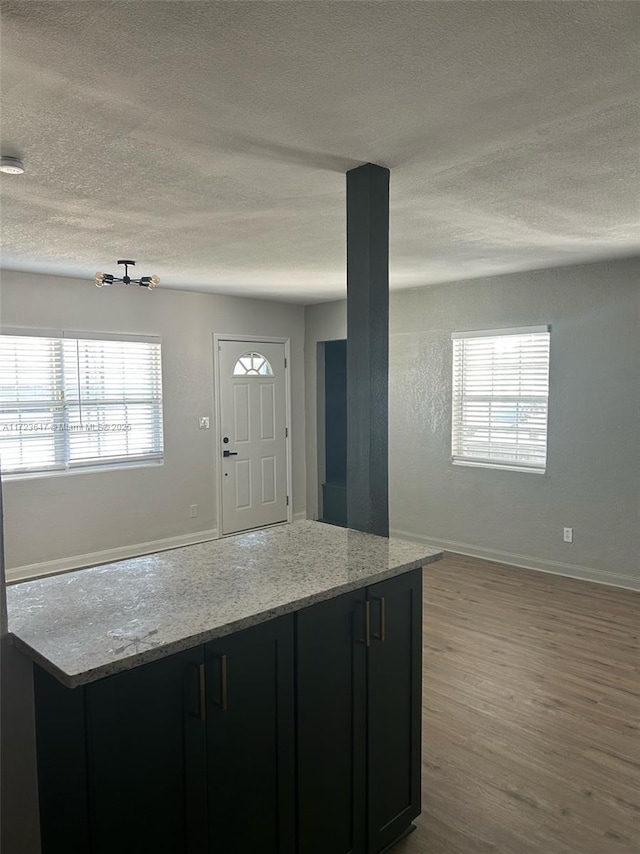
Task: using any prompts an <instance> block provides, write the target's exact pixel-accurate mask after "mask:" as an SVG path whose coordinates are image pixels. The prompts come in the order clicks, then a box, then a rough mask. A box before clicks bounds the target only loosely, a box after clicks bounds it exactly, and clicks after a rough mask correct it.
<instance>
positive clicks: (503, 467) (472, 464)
mask: <svg viewBox="0 0 640 854" xmlns="http://www.w3.org/2000/svg"><path fill="white" fill-rule="evenodd" d="M451 462H452V463H453V465H454V466H466V467H467V468H477V469H497V470H498V471H519V472H524V473H525V474H546V471H547V470H546V468H544V469H540V468H532V467H531V468H530V467H528V466H518V465H513V466H512V465H509V464H508V463H481V462H477V461H475V460H451Z"/></svg>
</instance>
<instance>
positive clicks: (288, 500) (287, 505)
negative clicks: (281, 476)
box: [287, 495, 289, 507]
mask: <svg viewBox="0 0 640 854" xmlns="http://www.w3.org/2000/svg"><path fill="white" fill-rule="evenodd" d="M288 506H289V496H288V495H287V507H288Z"/></svg>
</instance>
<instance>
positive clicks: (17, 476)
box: [2, 460, 164, 483]
mask: <svg viewBox="0 0 640 854" xmlns="http://www.w3.org/2000/svg"><path fill="white" fill-rule="evenodd" d="M163 465H164V460H153V461H151V460H150V461H149V462H146V463H143V462H138V463H120V464H119V465H111V466H110V465H104V466H84V467H78V468H73V469H64V470H61V469H54V470H52V471H33V472H16V473H13V474H10V473H6V474H4V473H3V474H2V482H3V483H11V482H12V481H18V480H40V479H42V478H50V477H67V476H68V475H76V474H98V473H99V472H103V471H128V470H130V469H148V468H157V467H158V466H163Z"/></svg>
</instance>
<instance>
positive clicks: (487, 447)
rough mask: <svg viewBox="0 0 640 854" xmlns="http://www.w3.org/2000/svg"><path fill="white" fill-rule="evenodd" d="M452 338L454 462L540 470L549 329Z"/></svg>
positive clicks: (543, 459)
mask: <svg viewBox="0 0 640 854" xmlns="http://www.w3.org/2000/svg"><path fill="white" fill-rule="evenodd" d="M452 338H453V431H452V453H453V459H454V461H467V462H476V463H479V464H482V463H485V464H488V465H491V464H495V465H504V466H513V467H517V468H525V469H531V470H535V471H544V469H545V467H546V460H547V409H548V399H549V330H548V328H547V327H535V328H534V329H509V330H496V331H491V332H473V333H469V334H467V333H456V334H454V335H453V336H452Z"/></svg>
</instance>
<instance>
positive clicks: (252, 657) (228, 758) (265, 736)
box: [206, 616, 295, 854]
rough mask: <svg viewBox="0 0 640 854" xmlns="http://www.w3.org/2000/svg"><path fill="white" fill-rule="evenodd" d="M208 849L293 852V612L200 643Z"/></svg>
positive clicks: (220, 853) (216, 853)
mask: <svg viewBox="0 0 640 854" xmlns="http://www.w3.org/2000/svg"><path fill="white" fill-rule="evenodd" d="M206 667H207V744H208V747H207V750H208V778H209V834H210V836H209V851H210V852H211V854H256V852H260V854H292V852H294V850H295V838H294V837H295V818H294V816H295V809H294V808H295V763H294V696H293V617H292V616H287V617H283V618H280V619H277V620H271V621H270V622H267V623H263V624H262V625H259V626H255V627H253V628H250V629H247V630H245V631H242V632H238V633H237V634H234V635H229V636H228V637H226V638H221V639H220V640H218V641H213V642H211V643H209V644H207V645H206Z"/></svg>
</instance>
